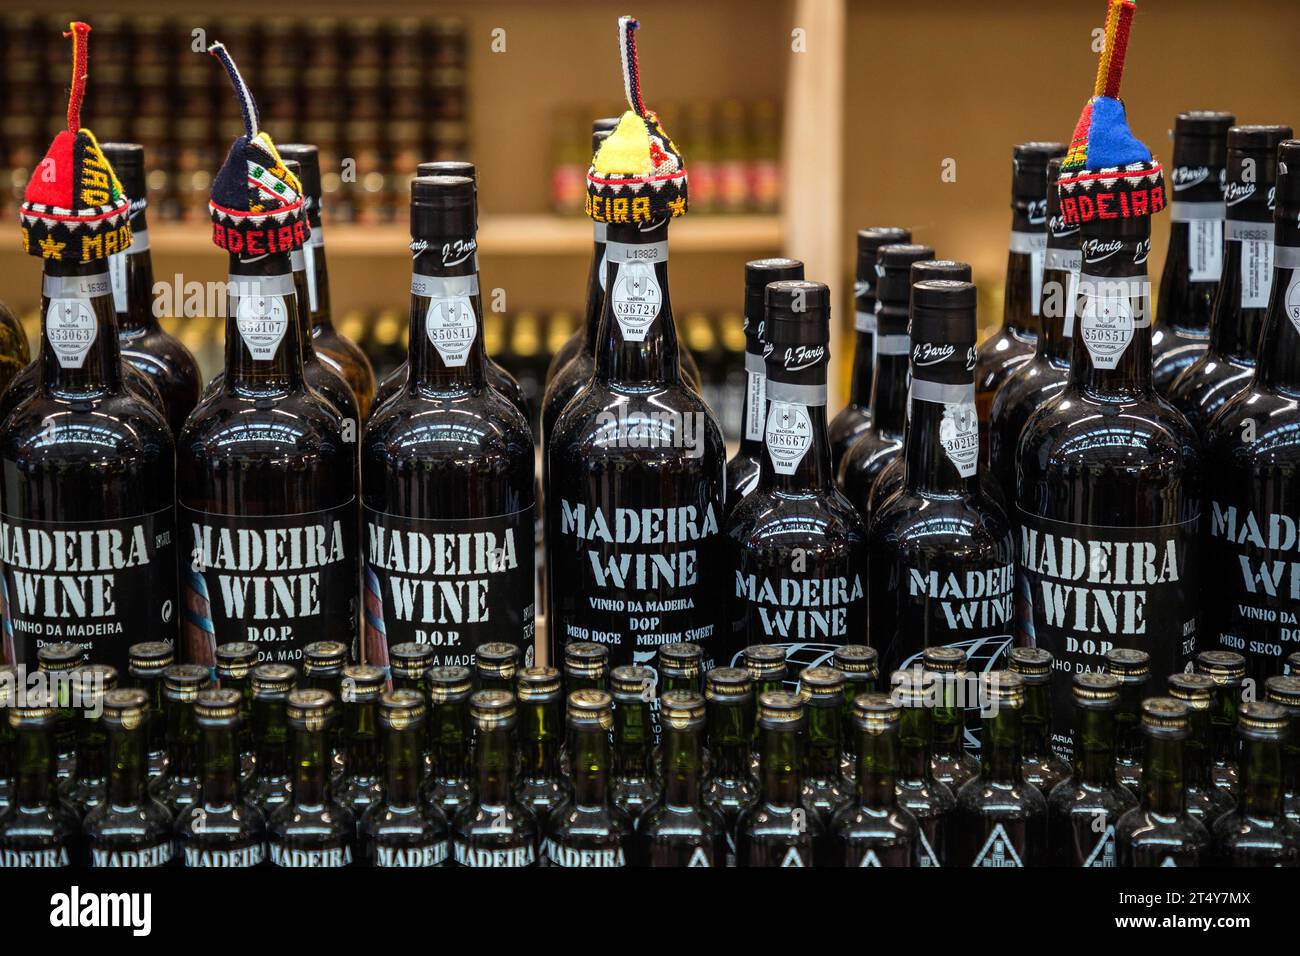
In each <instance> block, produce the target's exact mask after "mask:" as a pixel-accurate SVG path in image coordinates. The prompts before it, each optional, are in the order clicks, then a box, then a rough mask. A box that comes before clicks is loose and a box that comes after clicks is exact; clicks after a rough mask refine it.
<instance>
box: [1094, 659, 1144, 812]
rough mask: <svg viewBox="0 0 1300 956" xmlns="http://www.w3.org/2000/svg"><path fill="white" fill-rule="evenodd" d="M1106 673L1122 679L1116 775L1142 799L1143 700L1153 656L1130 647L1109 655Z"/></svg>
mask: <svg viewBox="0 0 1300 956" xmlns="http://www.w3.org/2000/svg"><path fill="white" fill-rule="evenodd" d="M1104 668H1105V671H1106V673H1107V674H1114V675H1115V676H1116V677H1118V678H1119V679H1120V685H1121V686H1120V691H1119V709H1118V710H1116V711H1115V776H1116V778H1117V779H1118V780H1119V782H1120V783H1122V784H1123V785H1124V786H1125V787H1126V788H1127V789H1128V791H1129V793H1131V794H1133V796H1135V797H1137V798H1138V799H1139V800H1141V799H1142V793H1143V787H1142V768H1143V767H1144V766H1145V765H1146V758H1145V754H1146V734H1145V732H1144V731H1143V729H1142V701H1143V699H1144V698H1145V697H1146V693H1147V684H1148V682H1149V681H1150V680H1151V655H1150V654H1148V653H1147V652H1146V651H1139V650H1135V649H1133V648H1128V647H1116V648H1113V649H1111V650H1110V651H1108V652H1107V653H1106V658H1105V665H1104Z"/></svg>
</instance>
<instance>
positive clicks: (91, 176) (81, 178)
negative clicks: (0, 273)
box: [19, 22, 131, 262]
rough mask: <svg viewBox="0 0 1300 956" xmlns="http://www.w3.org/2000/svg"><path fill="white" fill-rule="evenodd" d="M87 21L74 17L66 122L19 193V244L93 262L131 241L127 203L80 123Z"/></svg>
mask: <svg viewBox="0 0 1300 956" xmlns="http://www.w3.org/2000/svg"><path fill="white" fill-rule="evenodd" d="M89 33H90V25H89V24H86V23H81V22H74V23H72V24H70V25H69V27H68V32H67V33H65V34H63V35H64V36H65V37H72V89H71V92H69V94H68V128H67V129H65V130H61V131H60V132H59V134H58V135H57V136H55V137H54V142H52V143H51V144H50V148H49V150H47V151H46V153H45V158H44V159H43V160H42V161H41V162H40V163H38V164H37V166H36V169H35V170H34V171H33V172H32V178H31V179H30V180H28V182H27V190H26V191H25V192H24V194H23V204H22V209H21V211H20V213H19V222H20V223H21V224H22V230H23V248H24V249H25V250H26V251H27V252H28V253H29V254H30V255H33V256H40V257H41V258H42V259H58V260H65V261H68V262H94V261H96V260H99V259H106V258H108V257H109V256H110V255H112V254H113V253H116V252H125V251H126V248H127V247H128V246H129V245H131V222H130V203H129V202H128V201H127V198H126V195H125V194H124V193H123V192H122V184H121V183H119V182H118V181H117V175H116V174H115V173H114V172H113V167H112V166H110V165H109V164H108V160H107V159H105V158H104V153H103V151H101V150H100V148H99V143H98V142H97V141H96V140H95V134H94V133H92V132H91V131H90V130H88V129H82V127H81V101H82V99H83V98H84V97H85V95H86V53H87V46H88V40H87V37H88V35H89Z"/></svg>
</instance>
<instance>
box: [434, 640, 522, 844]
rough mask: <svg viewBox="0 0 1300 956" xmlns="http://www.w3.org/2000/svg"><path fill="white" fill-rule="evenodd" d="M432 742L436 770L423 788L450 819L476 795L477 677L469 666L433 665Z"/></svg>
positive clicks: (451, 821)
mask: <svg viewBox="0 0 1300 956" xmlns="http://www.w3.org/2000/svg"><path fill="white" fill-rule="evenodd" d="M426 679H427V680H428V681H429V721H430V723H432V725H433V726H432V728H431V730H430V733H429V745H430V748H431V749H432V752H433V772H432V773H431V774H430V775H429V776H428V778H427V779H426V780H425V781H424V784H423V785H422V786H421V788H420V796H421V798H422V799H423V800H424V802H425V803H428V804H430V805H431V806H435V807H437V808H438V809H439V810H441V811H442V815H443V816H445V817H446V818H447V821H448V822H449V823H455V820H456V817H457V815H458V814H459V813H460V811H461V810H462V809H464V808H465V807H467V806H469V805H470V804H471V803H472V802H473V799H474V770H473V767H472V766H471V764H470V741H471V740H472V739H473V738H472V734H473V725H472V724H471V722H470V706H469V695H470V691H471V690H472V689H473V678H472V676H471V674H470V670H469V668H468V667H462V666H460V665H459V664H455V665H448V666H442V667H430V668H429V670H428V671H427V672H426ZM512 696H513V695H512Z"/></svg>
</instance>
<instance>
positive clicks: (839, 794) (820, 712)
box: [799, 667, 860, 830]
mask: <svg viewBox="0 0 1300 956" xmlns="http://www.w3.org/2000/svg"><path fill="white" fill-rule="evenodd" d="M799 697H800V699H801V700H803V708H804V718H805V721H806V722H805V726H804V745H803V757H804V765H803V775H802V784H801V786H800V794H801V799H802V801H803V805H804V808H805V809H806V810H807V811H808V812H809V813H814V814H816V815H817V819H818V820H819V821H820V822H821V825H822V828H823V829H826V830H829V829H830V825H831V817H832V816H834V815H835V811H836V810H838V809H839V808H840V807H842V806H844V805H845V804H846V803H848V801H849V798H850V796H851V795H852V792H853V791H852V789H851V788H850V787H848V786H846V785H845V782H844V779H843V777H841V776H840V754H841V753H842V752H843V749H844V737H846V736H849V735H850V734H852V731H851V730H850V729H849V728H847V727H845V726H844V723H843V716H844V675H843V674H842V673H841V672H839V671H837V670H835V669H834V668H833V667H807V668H804V670H803V672H802V673H801V674H800V675H799ZM858 736H860V735H858Z"/></svg>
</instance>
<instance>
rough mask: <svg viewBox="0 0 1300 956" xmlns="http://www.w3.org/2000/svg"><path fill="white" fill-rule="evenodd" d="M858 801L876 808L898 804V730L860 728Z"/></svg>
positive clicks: (881, 808)
mask: <svg viewBox="0 0 1300 956" xmlns="http://www.w3.org/2000/svg"><path fill="white" fill-rule="evenodd" d="M857 737H858V802H859V803H860V804H862V806H864V807H869V808H870V809H872V810H888V809H890V808H891V807H893V806H894V804H895V802H896V800H897V797H896V796H895V794H894V782H895V780H896V779H897V777H898V731H897V730H895V729H889V730H883V731H870V730H865V729H863V728H858V731H857Z"/></svg>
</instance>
